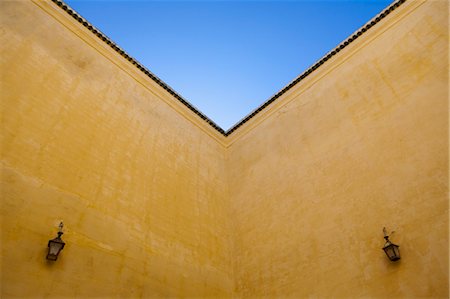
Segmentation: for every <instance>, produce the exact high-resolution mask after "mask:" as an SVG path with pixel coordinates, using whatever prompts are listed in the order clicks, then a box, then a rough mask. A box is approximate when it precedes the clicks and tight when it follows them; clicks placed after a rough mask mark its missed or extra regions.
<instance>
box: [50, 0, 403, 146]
mask: <svg viewBox="0 0 450 299" xmlns="http://www.w3.org/2000/svg"><path fill="white" fill-rule="evenodd" d="M52 2H53V3H55V4H56V5H58V6H59V7H60V8H61V9H63V10H64V11H66V12H67V13H68V14H69V15H70V16H72V17H73V18H74V19H75V20H77V21H78V22H79V23H80V24H82V25H83V26H84V27H86V28H87V29H88V30H89V31H91V32H92V33H93V34H95V35H96V36H97V37H98V38H99V39H101V40H102V41H103V42H105V43H106V44H108V45H109V46H110V47H111V48H112V49H113V50H114V51H116V52H117V53H119V54H120V55H121V56H122V57H124V58H125V59H126V60H128V61H129V62H130V63H131V64H133V65H134V66H135V67H136V68H138V69H139V70H140V71H142V72H143V73H144V74H145V75H147V76H148V77H149V78H150V79H152V80H153V81H154V82H156V83H157V84H158V85H159V86H161V87H162V88H163V89H165V90H166V91H167V92H168V93H169V94H171V95H172V96H173V97H174V98H176V99H177V100H178V101H180V102H181V103H182V104H183V105H184V106H186V107H187V108H188V109H189V110H191V111H192V112H194V113H195V114H196V115H198V116H199V117H200V118H201V119H203V120H204V121H206V122H207V123H208V124H209V125H210V126H211V127H213V128H214V129H215V130H216V131H218V132H219V133H220V134H222V135H223V136H225V137H226V136H229V135H230V134H232V133H233V132H234V131H236V130H237V129H238V128H239V127H241V126H242V125H243V124H245V123H246V122H248V121H249V120H250V119H252V118H253V117H254V116H255V115H257V114H258V113H259V112H261V111H262V110H264V109H265V108H266V107H268V106H269V105H270V104H271V103H273V102H274V101H275V100H276V99H278V98H279V97H281V96H282V95H283V94H285V93H286V92H287V91H288V90H290V89H291V88H292V87H294V86H295V85H296V84H297V83H299V82H300V81H302V80H303V79H305V78H306V77H307V76H308V75H310V74H311V73H312V72H314V71H315V70H316V69H317V68H319V67H320V66H321V65H323V64H324V63H325V62H327V61H328V60H329V59H330V58H331V57H333V56H335V55H336V54H338V53H339V52H340V51H342V50H343V49H344V48H345V47H347V46H348V45H349V44H350V43H352V42H353V41H355V40H356V39H357V38H358V37H360V36H361V35H363V34H364V33H365V32H367V31H368V30H369V29H370V28H372V27H373V26H375V25H376V24H377V23H378V22H380V21H381V20H382V19H383V18H384V17H386V16H387V15H388V14H390V13H391V12H392V11H394V10H395V9H396V8H397V7H399V6H400V5H401V4H403V3H404V2H406V0H397V1H395V2H394V3H392V4H391V5H389V6H388V7H387V8H386V9H385V10H384V11H382V12H381V13H380V14H378V15H377V16H376V17H374V18H373V19H372V20H371V21H369V22H368V23H367V24H366V25H364V26H363V27H361V28H360V29H359V30H358V31H356V32H355V33H353V34H352V35H351V36H350V37H348V38H347V39H346V40H344V41H343V42H342V43H341V44H339V45H338V46H337V47H335V48H334V49H333V50H331V51H330V52H328V53H327V54H326V55H325V56H323V57H322V58H321V59H320V60H319V61H317V62H316V63H315V64H313V65H312V66H311V67H309V68H308V69H307V70H306V71H304V72H303V73H302V74H301V75H300V76H298V77H297V78H295V79H294V80H293V81H291V82H290V83H289V84H288V85H286V86H285V87H284V88H283V89H281V90H280V91H279V92H277V93H276V94H274V95H273V96H272V97H271V98H269V99H268V100H267V101H265V102H264V103H263V104H261V105H260V106H259V107H258V108H256V109H255V110H253V111H252V112H251V113H249V114H248V115H247V116H246V117H244V118H243V119H242V120H240V121H239V122H238V123H236V124H235V125H234V126H233V127H231V128H230V129H229V130H227V131H225V130H224V129H222V128H221V127H219V126H218V125H217V124H216V123H215V122H214V121H212V120H211V119H210V118H208V117H207V116H206V115H204V114H203V113H201V112H200V111H199V110H198V109H197V108H195V107H194V106H193V105H192V104H191V103H189V102H188V101H187V100H186V99H184V98H183V97H182V96H181V95H179V94H178V93H177V92H175V91H174V90H173V89H172V88H171V87H170V86H169V85H167V84H166V83H165V82H163V81H162V80H161V79H159V78H158V77H157V76H156V75H154V74H153V73H152V72H150V71H149V70H148V69H147V68H146V67H145V66H143V65H142V64H141V63H139V62H138V61H137V60H136V59H134V58H133V57H131V56H130V55H128V53H126V52H125V51H124V50H123V49H121V48H120V47H119V46H118V45H116V44H115V43H114V42H113V41H112V40H111V39H110V38H108V37H107V36H106V35H105V34H103V33H102V32H101V31H100V30H98V29H97V28H95V27H94V26H93V25H92V24H90V23H89V22H88V21H87V20H85V19H84V18H82V17H81V16H80V15H79V14H78V13H77V12H76V11H74V10H73V9H72V8H71V7H69V6H68V5H67V4H66V3H64V2H62V1H60V0H52Z"/></svg>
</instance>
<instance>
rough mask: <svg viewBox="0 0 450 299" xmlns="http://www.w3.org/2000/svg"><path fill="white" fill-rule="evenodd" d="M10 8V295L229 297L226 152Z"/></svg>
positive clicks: (149, 91)
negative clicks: (51, 253) (53, 252)
mask: <svg viewBox="0 0 450 299" xmlns="http://www.w3.org/2000/svg"><path fill="white" fill-rule="evenodd" d="M47 4H48V6H49V7H52V6H53V7H55V5H54V4H52V3H47ZM56 9H57V10H60V9H59V8H58V7H56ZM0 11H1V16H0V19H1V23H2V29H1V44H2V45H1V48H2V52H1V55H0V59H1V71H2V87H1V90H2V104H1V109H2V139H1V140H2V165H3V170H2V203H1V216H2V245H1V247H2V281H1V286H2V296H1V297H2V298H10V297H16V296H27V297H43V296H44V297H59V298H70V297H74V296H78V297H80V298H86V297H88V296H92V295H95V296H103V297H146V298H150V297H169V296H170V297H183V296H184V297H193V296H200V297H208V296H210V297H217V296H224V297H227V296H229V295H230V294H231V292H232V288H233V281H232V269H231V256H230V249H229V244H230V243H229V241H230V240H229V238H228V237H227V236H228V234H229V231H230V230H229V229H228V228H227V221H228V217H227V215H226V214H225V213H224V209H225V208H227V207H225V206H224V205H225V203H226V199H227V189H226V186H225V182H224V181H223V180H222V173H223V172H224V154H225V151H224V147H223V146H222V145H221V144H220V143H218V142H217V141H216V140H215V139H213V138H211V137H210V136H209V135H208V133H207V132H205V131H204V130H202V129H200V128H199V125H196V124H194V123H193V122H191V121H189V120H187V119H186V118H185V117H183V116H182V115H181V114H180V113H178V112H177V111H175V110H174V109H173V108H172V107H170V106H169V105H168V104H167V103H166V102H165V101H163V100H162V99H161V98H160V96H158V92H159V93H161V91H159V90H161V88H159V87H156V86H152V85H149V84H147V85H146V86H144V85H142V84H140V83H139V82H137V80H136V79H135V78H133V77H132V76H131V75H130V74H128V73H127V72H126V71H127V70H125V71H124V69H122V68H121V66H120V65H118V64H116V63H118V62H117V61H115V60H113V61H111V60H109V59H108V58H107V57H105V55H104V54H103V53H99V51H98V49H96V48H94V47H93V46H91V45H89V44H88V43H86V42H83V40H81V39H80V36H81V37H83V35H82V32H81V33H78V34H80V36H77V35H76V34H74V33H73V32H71V31H70V30H69V28H67V26H65V25H63V24H61V23H59V22H58V21H57V20H56V19H54V18H53V17H51V16H50V15H49V14H48V12H45V11H44V10H43V9H41V8H40V7H39V6H37V5H36V4H35V3H33V2H31V1H10V2H4V1H2V2H1V7H0ZM62 13H63V14H66V13H65V12H62ZM69 25H70V24H69ZM76 26H78V24H76ZM78 28H79V29H78V30H84V28H82V27H80V26H78ZM85 31H86V30H85ZM86 32H87V31H86ZM87 34H88V35H92V34H90V33H89V32H87ZM110 56H112V57H118V58H117V59H118V60H120V59H122V58H121V57H120V56H118V55H117V54H116V53H114V52H112V54H110ZM119 62H120V61H119ZM124 63H126V61H125V62H124ZM210 134H212V133H210ZM60 219H63V220H64V222H65V225H66V229H65V234H64V235H63V240H65V241H66V243H67V245H66V247H65V248H64V250H63V251H62V253H61V257H60V259H59V260H58V261H57V262H55V263H50V262H46V260H45V252H46V249H47V248H46V247H47V241H48V240H49V239H50V238H54V237H55V235H56V231H57V224H58V221H59V220H60Z"/></svg>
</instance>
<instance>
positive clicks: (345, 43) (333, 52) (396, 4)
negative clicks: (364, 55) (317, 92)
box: [225, 0, 406, 136]
mask: <svg viewBox="0 0 450 299" xmlns="http://www.w3.org/2000/svg"><path fill="white" fill-rule="evenodd" d="M404 2H406V0H398V1H396V2H394V3H392V4H391V5H390V6H388V7H387V8H386V9H385V10H384V11H382V12H381V13H380V14H378V15H377V16H376V17H375V18H373V19H372V21H370V22H369V23H367V24H366V25H365V26H363V27H362V28H360V29H359V30H358V31H356V32H355V33H353V34H352V35H351V36H350V37H348V38H347V39H346V40H344V41H343V42H342V43H341V44H339V45H338V46H337V47H336V48H334V49H333V50H331V51H330V52H328V53H327V54H325V56H323V57H322V58H321V59H320V60H319V61H317V62H316V63H315V64H313V65H312V66H311V67H309V68H308V69H307V70H306V71H304V72H303V73H302V74H301V75H300V76H298V77H297V78H295V79H294V80H293V81H292V82H290V83H289V84H288V85H286V86H285V87H284V88H283V89H281V90H280V91H279V92H277V93H276V94H274V95H273V96H272V97H271V98H269V99H268V100H267V101H266V102H264V103H263V104H262V105H261V106H259V107H258V108H256V109H255V110H253V111H252V112H250V114H248V115H247V116H246V117H244V118H243V119H242V120H240V121H239V122H238V123H236V124H235V125H234V126H233V127H231V128H230V129H229V130H228V131H226V132H225V136H229V135H230V134H231V133H233V132H234V131H236V130H237V129H238V128H239V127H240V126H242V125H243V124H245V123H246V122H247V121H249V120H250V119H251V118H252V117H254V116H255V115H256V114H258V113H259V112H260V111H261V110H263V109H264V108H266V107H267V106H269V105H270V104H271V103H273V102H274V101H275V100H276V99H278V98H279V97H280V96H282V95H283V94H284V93H286V92H287V91H288V90H289V89H291V88H292V87H293V86H294V85H296V84H297V83H298V82H300V81H302V80H303V79H304V78H305V77H307V76H308V75H309V74H311V73H312V72H313V71H315V70H316V69H317V68H319V66H321V65H322V64H324V63H325V62H326V61H327V60H329V59H330V58H331V57H332V56H334V55H336V54H337V53H338V52H340V51H341V50H342V49H344V48H345V47H347V46H348V45H349V44H350V43H351V42H353V41H354V40H355V39H357V38H358V37H360V36H361V35H362V34H363V33H364V32H366V31H367V30H369V29H370V28H371V27H373V26H374V25H375V24H377V23H378V22H379V21H381V19H383V18H384V17H386V16H387V15H388V14H389V13H391V12H392V11H394V9H396V8H397V7H399V6H400V5H401V4H403V3H404Z"/></svg>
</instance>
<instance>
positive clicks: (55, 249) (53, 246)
mask: <svg viewBox="0 0 450 299" xmlns="http://www.w3.org/2000/svg"><path fill="white" fill-rule="evenodd" d="M62 246H63V244H61V243H58V242H50V249H49V251H48V253H49V254H53V255H58V253H59V251H60V250H61V249H62Z"/></svg>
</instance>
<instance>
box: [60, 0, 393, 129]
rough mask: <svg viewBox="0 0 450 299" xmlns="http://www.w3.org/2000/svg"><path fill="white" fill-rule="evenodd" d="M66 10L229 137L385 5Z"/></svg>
mask: <svg viewBox="0 0 450 299" xmlns="http://www.w3.org/2000/svg"><path fill="white" fill-rule="evenodd" d="M66 2H67V4H69V5H70V6H71V7H72V8H73V9H75V10H76V11H77V12H78V13H80V14H81V15H82V16H83V17H84V18H85V19H87V20H88V21H89V22H90V23H92V24H93V25H94V26H96V27H97V28H98V29H100V30H101V31H102V32H103V33H105V34H106V35H107V36H108V37H110V38H111V39H112V40H113V41H114V42H116V43H117V44H118V45H119V46H120V47H121V48H123V49H124V50H125V51H127V52H128V53H129V54H130V55H131V56H133V57H134V58H135V59H137V60H138V61H139V62H141V63H142V64H143V65H145V66H146V67H147V68H148V69H149V70H150V71H152V72H153V73H154V74H155V75H156V76H158V77H159V78H161V79H162V80H163V81H164V82H166V83H167V84H168V85H169V86H171V87H172V88H173V89H174V90H175V91H177V92H178V93H179V94H181V95H182V96H183V97H184V98H185V99H187V100H188V101H189V102H190V103H192V104H193V105H194V106H196V107H197V108H198V109H199V110H200V111H201V112H203V113H204V114H206V115H207V116H208V117H209V118H211V119H212V120H213V121H215V122H216V123H217V124H218V125H219V126H221V127H222V128H224V129H228V128H229V127H231V126H232V125H233V124H235V123H236V122H237V121H239V120H240V119H241V118H243V117H244V116H245V115H247V114H248V113H249V112H250V111H251V110H253V109H255V108H256V107H258V106H259V105H260V104H262V103H263V102H265V101H266V100H267V99H268V98H270V96H272V95H273V94H274V93H276V92H277V91H279V90H280V89H281V88H283V87H284V86H285V85H286V84H287V83H289V82H290V81H292V80H293V79H294V78H295V77H297V76H298V75H300V74H301V73H302V72H303V71H304V70H306V69H307V68H308V67H309V66H310V65H312V64H313V63H314V62H316V61H317V60H318V59H320V58H321V57H322V56H323V55H324V54H325V53H327V52H328V51H330V50H331V49H332V48H334V47H335V46H336V45H338V44H339V43H340V42H341V41H343V40H344V39H345V38H347V37H348V36H349V35H350V34H351V33H353V32H354V31H356V30H357V29H358V28H360V27H361V26H362V25H364V24H365V23H366V22H367V21H369V20H370V19H371V18H372V17H374V16H375V15H376V14H378V13H379V12H380V11H382V10H383V9H384V8H385V7H386V6H388V5H389V4H390V3H391V2H392V1H384V0H349V1H338V0H335V1H100V0H97V1H88V0H66Z"/></svg>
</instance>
